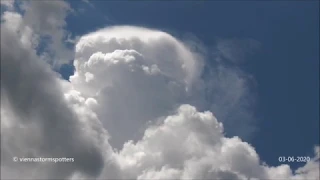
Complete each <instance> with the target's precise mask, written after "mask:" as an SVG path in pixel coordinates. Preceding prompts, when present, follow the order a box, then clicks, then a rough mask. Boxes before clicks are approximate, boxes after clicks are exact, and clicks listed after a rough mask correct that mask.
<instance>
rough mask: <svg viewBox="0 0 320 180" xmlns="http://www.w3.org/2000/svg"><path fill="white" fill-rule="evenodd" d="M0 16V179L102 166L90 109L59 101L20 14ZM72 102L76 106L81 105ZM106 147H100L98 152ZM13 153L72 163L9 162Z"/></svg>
mask: <svg viewBox="0 0 320 180" xmlns="http://www.w3.org/2000/svg"><path fill="white" fill-rule="evenodd" d="M3 18H4V20H5V21H4V22H3V23H2V24H1V157H2V158H1V172H2V173H1V177H2V178H4V179H17V178H22V177H28V178H32V179H55V178H59V179H60V178H67V177H68V176H70V175H71V174H72V173H73V172H74V171H82V172H84V173H86V174H89V175H96V174H98V173H99V169H102V167H103V164H104V162H103V154H102V151H101V149H99V148H102V147H101V144H102V142H104V141H106V140H107V136H105V135H104V134H106V133H105V132H104V131H105V130H103V129H102V128H100V127H101V126H100V125H99V124H94V123H99V122H98V121H97V120H96V119H95V118H94V116H93V115H90V114H88V115H87V114H86V113H89V112H90V111H85V112H83V113H82V112H81V111H80V112H77V111H76V110H77V109H73V108H72V107H71V106H72V105H73V104H72V102H69V101H70V100H69V101H67V100H68V99H67V100H66V99H65V97H64V95H63V92H62V88H61V87H60V86H61V85H60V80H59V79H58V75H56V74H55V73H54V72H53V71H52V70H51V68H50V67H49V65H48V64H46V63H45V62H44V61H42V60H40V58H39V57H38V56H37V55H36V51H35V50H34V49H33V47H32V46H30V43H29V42H32V36H30V34H32V32H30V31H31V30H30V28H26V27H25V28H24V29H20V28H19V25H21V24H19V22H22V17H21V16H19V15H18V14H15V13H11V12H7V13H6V14H5V15H4V16H3ZM13 22H14V23H13ZM12 23H13V24H12ZM74 99H75V98H74ZM74 103H78V102H77V101H74ZM78 104H79V105H78V106H77V107H78V108H81V106H84V105H82V104H80V103H78ZM73 106H75V105H73ZM79 106H80V107H79ZM88 122H90V124H88ZM83 129H85V130H86V131H83ZM100 137H101V138H102V139H101V138H100ZM99 141H102V142H99ZM107 147H108V146H106V147H103V149H104V151H106V150H107ZM14 156H17V157H74V158H75V159H76V162H75V163H72V164H68V163H64V164H54V163H41V164H31V165H30V164H28V163H25V164H24V163H15V162H13V160H12V158H13V157H14Z"/></svg>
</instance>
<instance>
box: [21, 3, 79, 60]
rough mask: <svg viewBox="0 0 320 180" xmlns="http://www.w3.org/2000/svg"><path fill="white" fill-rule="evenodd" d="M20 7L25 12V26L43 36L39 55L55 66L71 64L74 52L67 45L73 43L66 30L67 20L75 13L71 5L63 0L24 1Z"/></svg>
mask: <svg viewBox="0 0 320 180" xmlns="http://www.w3.org/2000/svg"><path fill="white" fill-rule="evenodd" d="M19 7H20V8H21V11H23V12H24V13H23V21H24V24H25V25H26V26H29V27H30V28H31V29H32V30H33V31H34V33H36V34H37V35H38V36H41V38H40V41H39V44H40V46H39V47H40V48H41V50H40V52H39V53H40V54H42V58H43V59H45V60H46V61H48V62H49V63H50V64H52V65H55V66H59V65H61V64H64V63H68V62H70V61H71V60H72V59H73V50H72V49H71V48H69V47H68V46H67V44H66V43H72V41H70V33H69V32H68V31H66V30H65V26H66V25H67V24H66V21H65V19H66V17H67V16H68V14H69V13H70V12H73V9H72V8H71V7H70V5H69V4H68V3H67V2H65V1H63V0H55V1H22V2H20V3H19ZM67 38H68V39H67Z"/></svg>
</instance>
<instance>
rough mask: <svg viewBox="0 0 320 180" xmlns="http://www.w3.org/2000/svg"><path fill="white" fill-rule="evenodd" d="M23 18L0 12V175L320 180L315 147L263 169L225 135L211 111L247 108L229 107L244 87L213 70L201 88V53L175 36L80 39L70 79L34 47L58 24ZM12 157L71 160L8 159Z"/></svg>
mask: <svg viewBox="0 0 320 180" xmlns="http://www.w3.org/2000/svg"><path fill="white" fill-rule="evenodd" d="M50 6H51V5H50ZM32 7H35V8H39V5H35V6H32ZM36 12H37V11H35V12H34V13H36ZM40 14H41V13H40ZM49 14H50V13H49ZM25 16H27V17H33V15H30V14H29V15H25ZM50 16H51V15H50ZM62 19H63V18H62ZM60 20H61V19H60ZM60 20H59V21H60ZM28 21H30V20H28V18H25V17H24V16H21V15H20V14H18V13H15V12H5V14H4V16H2V24H1V178H2V179H18V178H22V177H23V178H32V179H89V178H98V179H129V178H130V179H219V178H220V179H247V178H251V179H252V178H256V179H280V178H286V179H319V147H317V148H316V150H315V151H316V156H315V157H314V159H312V161H310V162H309V163H307V164H306V165H304V166H302V167H301V168H299V169H298V170H297V171H296V172H292V170H291V169H290V167H289V166H288V165H281V166H278V167H269V166H267V165H264V164H263V163H262V162H261V160H260V158H259V155H258V154H257V153H256V151H255V150H254V147H252V146H251V145H250V144H248V143H246V142H244V141H243V140H242V139H240V138H239V137H237V136H234V137H225V135H224V132H225V130H224V128H223V125H222V123H221V122H219V121H218V120H217V119H216V117H215V114H223V113H226V112H228V111H230V109H231V110H234V111H235V110H237V111H238V112H239V114H241V112H247V111H245V110H242V109H241V108H240V109H239V108H238V107H244V106H242V105H237V104H238V103H239V102H240V101H243V100H244V99H246V98H247V97H246V96H247V93H246V92H248V91H247V90H246V88H247V86H246V83H245V82H243V81H244V80H243V79H242V78H241V76H239V74H241V73H239V72H234V71H232V70H233V69H226V68H225V67H219V68H221V69H222V70H219V71H214V73H213V74H215V75H219V78H216V79H215V78H214V77H215V76H209V77H212V78H213V79H214V80H213V81H210V82H211V84H209V85H212V87H211V86H207V85H206V82H208V81H206V80H203V79H202V78H201V74H202V72H203V66H204V59H202V58H203V56H201V55H200V54H196V53H195V52H192V51H190V50H189V49H188V47H187V46H186V45H184V44H183V43H181V42H180V41H179V40H177V39H176V38H174V37H173V36H171V35H169V34H167V33H165V32H161V31H158V30H152V29H146V28H140V27H131V26H120V27H112V28H106V29H101V30H99V31H97V32H93V33H90V34H87V35H84V36H82V37H81V38H80V39H79V42H78V43H77V45H76V48H75V61H74V65H75V67H76V72H75V75H74V76H72V77H71V79H70V82H68V81H65V80H62V79H60V78H59V75H57V74H55V73H54V72H53V71H52V70H51V68H50V67H49V65H48V64H46V63H45V62H44V61H42V60H41V58H40V57H38V56H37V55H36V51H35V47H37V45H38V43H39V36H41V35H42V34H41V32H47V31H51V29H47V27H53V28H54V27H56V24H55V23H53V24H55V25H52V24H50V23H49V24H45V25H43V24H42V25H39V26H38V25H34V24H33V25H30V22H28ZM41 21H42V20H39V22H41ZM31 24H32V23H31ZM58 24H59V23H58ZM51 25H52V26H51ZM60 25H62V26H63V23H62V24H60ZM60 25H57V26H58V27H61V26H60ZM35 27H37V28H35ZM39 29H41V30H39ZM56 31H60V28H56ZM52 33H53V34H54V33H55V32H52ZM223 68H224V69H223ZM217 72H219V73H217ZM239 77H240V78H239ZM234 82H237V83H234ZM235 87H236V88H238V89H240V91H235V90H234V88H235ZM211 88H213V90H212V92H213V93H217V94H219V93H220V96H221V97H215V100H216V102H214V103H215V107H217V109H215V108H212V109H210V110H214V111H213V112H210V111H205V112H201V111H199V110H197V109H198V106H199V107H204V106H206V103H208V101H206V100H205V98H206V97H205V96H203V95H204V94H205V90H208V89H211ZM230 89H231V90H232V91H230ZM220 91H222V93H221V92H220ZM219 98H220V99H219ZM231 98H234V99H236V100H232V99H231ZM245 102H246V101H245ZM189 104H191V105H189ZM234 104H236V105H234ZM219 105H221V106H222V108H221V109H219V107H220V106H219ZM210 106H213V105H212V104H209V107H210ZM213 113H214V114H213ZM236 115H237V116H238V114H236ZM222 117H223V116H222ZM239 117H241V116H239ZM221 121H222V122H223V123H225V122H226V121H224V120H221ZM230 121H231V120H230ZM230 121H229V122H230ZM232 121H233V122H236V121H235V120H234V119H233V120H232ZM227 122H228V121H227ZM227 122H226V124H227ZM240 122H241V121H240ZM244 129H245V128H244ZM123 144H124V145H123ZM122 145H123V147H122ZM115 147H116V148H117V149H114V148H115ZM13 156H18V157H23V156H24V157H40V156H41V157H74V158H75V162H74V163H71V164H68V163H57V164H54V163H14V162H13V161H12V157H13Z"/></svg>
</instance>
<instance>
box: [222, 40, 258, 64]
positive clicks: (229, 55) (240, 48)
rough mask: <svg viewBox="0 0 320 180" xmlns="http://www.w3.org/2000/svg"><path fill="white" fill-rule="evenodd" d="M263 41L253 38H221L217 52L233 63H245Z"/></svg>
mask: <svg viewBox="0 0 320 180" xmlns="http://www.w3.org/2000/svg"><path fill="white" fill-rule="evenodd" d="M260 47H261V43H260V42H258V41H257V40H254V39H251V38H242V39H239V38H232V39H220V40H218V42H217V47H216V48H217V53H218V55H219V56H220V58H221V57H222V58H224V59H226V60H228V61H230V62H232V63H236V64H239V63H243V62H244V61H246V60H247V59H248V58H250V56H252V55H253V54H254V53H256V52H257V50H259V49H260Z"/></svg>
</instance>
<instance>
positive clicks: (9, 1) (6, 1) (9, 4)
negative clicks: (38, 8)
mask: <svg viewBox="0 0 320 180" xmlns="http://www.w3.org/2000/svg"><path fill="white" fill-rule="evenodd" d="M0 5H1V9H2V7H5V8H7V10H13V9H14V0H1V1H0Z"/></svg>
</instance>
